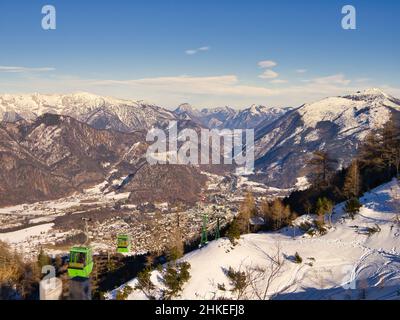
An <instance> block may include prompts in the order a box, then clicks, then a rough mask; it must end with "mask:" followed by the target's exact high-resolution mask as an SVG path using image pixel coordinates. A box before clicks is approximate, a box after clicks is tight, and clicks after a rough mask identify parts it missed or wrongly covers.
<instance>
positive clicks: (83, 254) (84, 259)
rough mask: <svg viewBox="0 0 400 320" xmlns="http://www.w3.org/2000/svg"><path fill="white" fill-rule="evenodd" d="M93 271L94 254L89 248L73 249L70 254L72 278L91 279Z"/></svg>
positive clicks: (69, 264) (70, 274) (70, 275)
mask: <svg viewBox="0 0 400 320" xmlns="http://www.w3.org/2000/svg"><path fill="white" fill-rule="evenodd" d="M92 271H93V253H92V249H91V248H89V247H73V248H71V250H70V254H69V263H68V275H69V277H70V278H77V277H78V278H89V277H90V274H91V273H92Z"/></svg>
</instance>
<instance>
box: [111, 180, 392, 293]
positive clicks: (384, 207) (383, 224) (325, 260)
mask: <svg viewBox="0 0 400 320" xmlns="http://www.w3.org/2000/svg"><path fill="white" fill-rule="evenodd" d="M399 196H400V187H399V185H398V182H397V181H395V180H393V181H392V182H390V183H387V184H385V185H382V186H380V187H378V188H376V189H374V190H372V191H371V192H370V193H367V194H365V196H364V197H363V198H361V203H362V204H363V207H362V208H361V210H360V213H359V214H357V215H356V216H355V219H354V220H352V219H350V218H349V217H348V215H347V214H346V213H344V212H343V204H339V205H337V206H336V207H335V209H334V214H333V224H332V227H329V226H328V232H327V234H325V235H314V236H311V235H309V234H307V233H305V232H304V230H302V229H301V228H300V227H299V226H300V225H301V224H302V223H304V222H306V221H312V220H313V219H315V218H316V217H315V216H311V215H305V216H301V217H299V218H298V219H297V220H296V221H295V226H296V227H295V230H293V228H285V229H282V230H280V231H279V232H268V233H259V234H248V235H245V236H242V237H241V240H240V241H239V244H238V245H237V246H236V247H232V245H231V244H230V242H229V241H228V240H227V239H219V240H217V241H212V242H211V243H210V244H209V245H208V246H207V247H205V248H202V249H199V250H195V251H193V252H191V253H189V254H187V255H185V256H184V257H183V258H182V260H183V261H187V262H189V263H190V265H191V269H190V276H191V277H190V279H189V281H188V283H187V284H185V286H184V288H183V292H182V295H181V297H180V299H196V300H201V299H218V298H225V299H237V298H238V296H237V292H234V293H232V292H231V291H230V289H231V288H232V286H231V283H230V281H229V280H228V278H227V276H226V273H227V270H229V268H230V267H232V268H233V269H234V270H236V271H239V270H240V271H242V272H246V273H247V274H250V277H252V279H253V282H252V285H249V286H248V287H247V289H245V290H244V292H243V293H242V295H241V299H256V300H257V299H260V296H258V295H257V293H258V294H260V293H261V296H262V298H264V296H263V294H264V293H265V292H266V294H265V299H285V300H289V299H290V300H297V299H299V300H359V299H367V300H399V299H400V291H399V288H400V278H399V268H400V225H399V223H398V222H396V221H398V220H396V219H398V218H399V214H398V211H397V210H396V208H398V205H399ZM371 230H374V231H372V232H371ZM293 231H294V232H295V233H294V236H293ZM278 248H279V251H278ZM296 252H297V253H298V254H299V256H300V257H301V258H302V262H301V263H296V262H295V261H294V259H293V257H294V255H295V253H296ZM278 257H279V259H280V261H281V268H280V269H277V268H276V264H274V263H273V262H271V259H274V258H275V259H276V258H278ZM271 266H272V267H273V268H274V269H273V270H275V271H274V274H275V275H274V276H269V275H270V274H273V271H272V269H271ZM251 270H255V271H251ZM257 270H258V271H257ZM259 270H266V272H265V274H264V276H257V275H260V274H261V275H263V273H262V272H259ZM251 272H253V273H251ZM251 275H252V276H251ZM160 278H161V277H160V272H159V271H154V272H153V273H152V277H151V280H152V282H153V283H154V284H155V285H156V287H157V290H155V292H154V295H155V296H156V297H159V296H160V291H161V290H162V289H163V288H164V285H163V283H162V281H160ZM136 283H137V280H136V279H134V280H132V281H130V282H129V283H127V285H129V286H131V287H132V288H134V287H135V284H136ZM267 283H268V285H267ZM123 287H124V286H123ZM120 289H121V288H118V289H116V290H114V291H112V292H110V294H109V296H108V297H109V298H110V299H113V298H115V295H116V292H117V291H118V290H120ZM265 290H266V291H265ZM128 299H132V300H135V299H146V296H145V295H144V294H143V293H142V292H141V291H139V290H134V291H133V292H132V293H131V294H130V295H129V297H128Z"/></svg>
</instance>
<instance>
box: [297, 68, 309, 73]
mask: <svg viewBox="0 0 400 320" xmlns="http://www.w3.org/2000/svg"><path fill="white" fill-rule="evenodd" d="M296 72H297V73H306V72H307V69H297V70H296Z"/></svg>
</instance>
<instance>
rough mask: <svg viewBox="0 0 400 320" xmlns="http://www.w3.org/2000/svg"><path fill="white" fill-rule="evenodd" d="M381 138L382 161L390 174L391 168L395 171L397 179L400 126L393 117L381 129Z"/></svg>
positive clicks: (399, 156) (399, 167)
mask: <svg viewBox="0 0 400 320" xmlns="http://www.w3.org/2000/svg"><path fill="white" fill-rule="evenodd" d="M380 135H381V137H382V146H381V152H382V159H383V161H384V163H385V166H386V168H387V169H388V172H389V174H390V170H391V168H392V167H394V168H395V170H396V177H399V170H400V126H399V122H398V121H396V118H395V117H394V115H393V116H392V117H391V118H390V120H389V121H388V122H387V123H386V124H385V126H384V127H383V128H382V129H381V131H380Z"/></svg>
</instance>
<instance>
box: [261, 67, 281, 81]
mask: <svg viewBox="0 0 400 320" xmlns="http://www.w3.org/2000/svg"><path fill="white" fill-rule="evenodd" d="M278 76H279V74H278V73H277V72H275V71H272V70H269V69H267V70H265V71H264V72H263V73H262V74H260V75H259V76H258V77H259V78H261V79H274V78H278Z"/></svg>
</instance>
